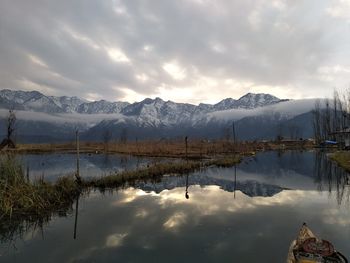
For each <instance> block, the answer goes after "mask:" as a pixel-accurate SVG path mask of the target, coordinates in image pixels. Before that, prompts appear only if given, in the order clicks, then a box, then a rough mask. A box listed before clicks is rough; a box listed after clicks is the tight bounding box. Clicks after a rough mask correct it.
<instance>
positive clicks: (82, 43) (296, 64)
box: [0, 0, 350, 103]
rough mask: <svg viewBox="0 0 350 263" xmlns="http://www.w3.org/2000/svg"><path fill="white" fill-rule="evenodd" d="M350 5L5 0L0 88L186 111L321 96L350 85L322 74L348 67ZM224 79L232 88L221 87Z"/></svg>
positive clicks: (0, 9)
mask: <svg viewBox="0 0 350 263" xmlns="http://www.w3.org/2000/svg"><path fill="white" fill-rule="evenodd" d="M349 6H350V5H349V2H348V1H345V0H338V1H335V0H334V1H326V0H321V1H317V2H310V1H288V0H281V1H267V0H257V1H238V0H235V1H228V0H216V1H214V0H179V1H162V0H156V1H150V0H143V1H140V0H138V1H125V0H108V1H94V0H77V1H44V0H40V1H34V0H28V1H19V0H4V1H1V3H0V25H1V30H0V38H1V44H0V87H1V88H9V89H22V90H31V89H37V90H39V91H43V92H45V93H48V94H50V95H78V96H80V97H83V98H92V99H93V98H95V97H98V98H104V99H108V100H121V99H128V100H136V99H133V98H139V97H142V98H144V97H157V96H163V97H168V98H169V97H170V96H167V95H166V93H167V91H169V92H170V93H171V96H172V97H175V98H176V100H178V101H181V102H192V103H199V102H200V101H202V102H215V101H218V100H220V99H222V98H224V97H235V98H237V97H239V96H241V95H242V94H244V93H246V92H248V91H253V92H254V91H259V92H266V93H273V94H275V95H278V96H280V97H289V98H306V97H319V96H321V97H323V96H327V95H331V93H332V89H333V88H334V87H338V88H344V87H347V86H348V84H349V79H348V74H346V72H343V73H342V74H341V72H334V71H332V70H330V71H327V72H325V71H324V70H322V69H325V68H334V67H336V66H338V67H340V68H345V69H347V68H349V66H350V64H349V62H348V61H347V60H346V58H347V57H349V55H350V54H349V53H350V51H349V50H348V47H347V44H348V43H349V40H350V39H349V38H350V34H348V31H349V28H348V22H349V16H348V13H349V12H346V10H348V9H349ZM229 79H230V80H232V81H233V83H234V84H232V85H230V84H227V85H225V83H229V82H227V80H229ZM240 83H243V84H242V85H240ZM244 83H249V85H244ZM125 91H128V93H127V94H126V93H125ZM213 91H215V92H213ZM92 94H94V96H92ZM132 94H134V95H133V96H134V97H133V96H132ZM184 94H190V95H184ZM168 98H165V99H168ZM214 100H215V101H214Z"/></svg>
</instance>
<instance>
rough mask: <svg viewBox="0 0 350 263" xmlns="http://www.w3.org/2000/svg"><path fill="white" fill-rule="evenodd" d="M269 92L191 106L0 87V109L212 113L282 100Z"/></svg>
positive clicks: (72, 111)
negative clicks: (160, 108) (162, 108)
mask: <svg viewBox="0 0 350 263" xmlns="http://www.w3.org/2000/svg"><path fill="white" fill-rule="evenodd" d="M283 101H287V100H281V99H279V98H277V97H275V96H273V95H270V94H265V93H256V94H255V93H247V94H245V95H244V96H242V97H240V98H239V99H237V100H236V99H233V98H226V99H223V100H221V101H219V102H218V103H216V104H207V103H200V104H199V105H194V104H190V103H177V102H173V101H170V100H168V101H164V100H163V99H161V98H159V97H157V98H155V99H151V98H146V99H144V100H142V101H140V102H134V103H129V102H123V101H107V100H98V101H87V100H85V99H81V98H78V97H76V96H72V97H69V96H60V97H58V96H47V95H45V94H43V93H41V92H39V91H21V90H16V91H12V90H9V89H3V90H0V108H3V109H10V108H12V109H15V110H30V111H38V112H45V113H81V114H99V113H105V114H110V113H123V114H126V115H130V114H131V113H132V112H134V111H137V109H138V110H139V111H141V110H142V109H140V108H142V107H144V106H145V105H149V104H152V103H153V104H158V105H160V104H161V105H166V107H168V108H169V107H170V108H173V109H174V107H175V105H176V106H178V107H180V108H182V109H184V110H185V111H186V112H187V113H188V112H202V111H205V112H213V111H219V110H227V109H238V108H242V109H254V108H257V107H264V106H267V105H271V104H275V103H279V102H283Z"/></svg>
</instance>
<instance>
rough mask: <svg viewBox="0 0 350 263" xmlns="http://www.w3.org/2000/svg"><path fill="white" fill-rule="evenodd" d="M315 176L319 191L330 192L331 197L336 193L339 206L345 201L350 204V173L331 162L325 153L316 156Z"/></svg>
mask: <svg viewBox="0 0 350 263" xmlns="http://www.w3.org/2000/svg"><path fill="white" fill-rule="evenodd" d="M315 175H316V178H315V181H316V182H317V186H318V190H319V191H328V193H329V194H330V195H333V193H334V194H335V197H336V200H337V202H338V204H341V203H342V202H343V201H344V199H345V201H346V202H349V196H350V186H349V173H347V172H346V171H345V170H344V169H342V168H341V167H339V166H337V164H336V163H335V162H332V161H329V160H328V157H327V154H326V153H324V152H318V153H317V154H315Z"/></svg>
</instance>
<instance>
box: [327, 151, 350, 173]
mask: <svg viewBox="0 0 350 263" xmlns="http://www.w3.org/2000/svg"><path fill="white" fill-rule="evenodd" d="M330 158H331V159H332V160H333V161H335V162H336V163H337V164H338V165H339V166H340V167H342V168H343V169H344V170H346V171H347V172H350V152H348V151H338V152H335V153H332V154H330Z"/></svg>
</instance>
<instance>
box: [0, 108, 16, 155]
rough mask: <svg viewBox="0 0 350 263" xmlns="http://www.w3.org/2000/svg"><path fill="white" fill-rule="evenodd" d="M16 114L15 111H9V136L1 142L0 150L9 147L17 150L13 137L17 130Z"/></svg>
mask: <svg viewBox="0 0 350 263" xmlns="http://www.w3.org/2000/svg"><path fill="white" fill-rule="evenodd" d="M16 120H17V118H16V114H15V112H14V111H13V110H9V115H8V116H7V123H6V127H7V135H6V138H5V139H4V140H3V141H2V142H1V144H0V149H2V148H4V147H5V146H7V147H8V148H16V145H15V143H14V140H13V135H14V132H15V129H16Z"/></svg>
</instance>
